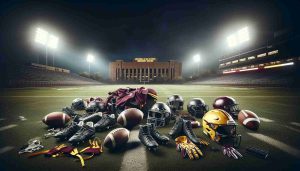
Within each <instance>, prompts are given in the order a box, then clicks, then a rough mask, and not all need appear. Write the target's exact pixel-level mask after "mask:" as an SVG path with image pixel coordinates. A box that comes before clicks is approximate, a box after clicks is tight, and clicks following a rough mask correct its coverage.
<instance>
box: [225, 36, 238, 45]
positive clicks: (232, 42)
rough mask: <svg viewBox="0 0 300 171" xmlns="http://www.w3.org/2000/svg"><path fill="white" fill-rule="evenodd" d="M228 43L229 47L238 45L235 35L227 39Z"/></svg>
mask: <svg viewBox="0 0 300 171" xmlns="http://www.w3.org/2000/svg"><path fill="white" fill-rule="evenodd" d="M227 43H228V46H229V47H233V46H236V45H237V39H236V36H235V35H234V34H232V35H230V36H228V37H227Z"/></svg>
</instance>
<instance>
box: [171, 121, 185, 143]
mask: <svg viewBox="0 0 300 171" xmlns="http://www.w3.org/2000/svg"><path fill="white" fill-rule="evenodd" d="M182 127H183V119H182V118H178V120H177V121H176V122H175V124H174V126H173V127H172V129H171V130H170V132H169V135H170V137H171V138H173V139H175V138H177V137H179V136H181V135H183V131H182Z"/></svg>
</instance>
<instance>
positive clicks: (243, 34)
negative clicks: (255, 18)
mask: <svg viewBox="0 0 300 171" xmlns="http://www.w3.org/2000/svg"><path fill="white" fill-rule="evenodd" d="M238 38H239V42H240V43H243V42H246V41H248V40H249V32H248V27H244V28H242V29H241V30H239V31H238Z"/></svg>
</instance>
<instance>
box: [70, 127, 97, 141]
mask: <svg viewBox="0 0 300 171" xmlns="http://www.w3.org/2000/svg"><path fill="white" fill-rule="evenodd" d="M95 132H96V131H95V128H94V124H93V122H87V123H86V124H85V125H83V126H82V127H81V128H80V129H79V131H77V132H76V133H75V134H74V135H73V136H72V137H71V138H70V139H69V143H71V144H73V145H77V144H80V143H82V142H85V141H87V140H89V139H91V138H93V137H94V136H95Z"/></svg>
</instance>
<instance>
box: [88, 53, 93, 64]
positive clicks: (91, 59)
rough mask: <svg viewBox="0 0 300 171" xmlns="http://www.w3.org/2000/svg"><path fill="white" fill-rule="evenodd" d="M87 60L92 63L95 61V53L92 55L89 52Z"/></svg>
mask: <svg viewBox="0 0 300 171" xmlns="http://www.w3.org/2000/svg"><path fill="white" fill-rule="evenodd" d="M86 60H87V62H89V63H92V62H93V61H94V56H93V55H91V54H88V56H87V59H86Z"/></svg>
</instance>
